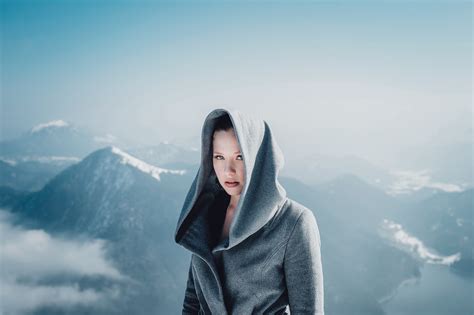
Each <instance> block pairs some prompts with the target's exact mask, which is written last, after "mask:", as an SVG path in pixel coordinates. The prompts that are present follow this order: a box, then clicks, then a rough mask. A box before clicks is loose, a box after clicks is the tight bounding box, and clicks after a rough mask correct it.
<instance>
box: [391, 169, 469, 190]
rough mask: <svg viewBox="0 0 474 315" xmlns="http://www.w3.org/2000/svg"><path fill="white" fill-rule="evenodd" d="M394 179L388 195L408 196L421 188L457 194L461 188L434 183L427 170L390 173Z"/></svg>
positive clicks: (454, 185)
mask: <svg viewBox="0 0 474 315" xmlns="http://www.w3.org/2000/svg"><path fill="white" fill-rule="evenodd" d="M390 173H391V174H392V175H393V176H395V177H396V180H395V181H394V183H392V185H391V187H390V188H389V189H388V191H387V192H388V193H389V194H390V195H393V196H394V195H399V194H408V193H412V192H414V191H417V190H420V189H422V188H434V189H439V190H443V191H446V192H459V191H462V188H461V187H460V186H459V185H456V184H450V183H441V182H434V181H433V180H432V179H431V176H430V175H429V174H428V173H429V171H428V170H421V171H401V170H397V171H391V172H390Z"/></svg>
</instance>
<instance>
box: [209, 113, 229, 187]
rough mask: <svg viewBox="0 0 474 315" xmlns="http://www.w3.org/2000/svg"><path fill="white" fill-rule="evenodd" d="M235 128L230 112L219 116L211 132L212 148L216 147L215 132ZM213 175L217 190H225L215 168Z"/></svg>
mask: <svg viewBox="0 0 474 315" xmlns="http://www.w3.org/2000/svg"><path fill="white" fill-rule="evenodd" d="M233 128H234V125H233V124H232V121H231V120H230V116H229V115H228V114H225V115H222V116H219V117H218V118H217V119H216V122H215V124H214V130H213V131H212V133H211V148H212V147H214V141H213V138H214V133H215V132H216V131H220V130H223V131H227V130H229V129H233ZM211 150H212V149H211ZM211 176H212V177H214V185H215V187H216V188H217V191H219V192H224V187H222V186H221V184H220V183H219V180H218V179H217V175H216V173H215V171H214V168H213V169H212V174H211Z"/></svg>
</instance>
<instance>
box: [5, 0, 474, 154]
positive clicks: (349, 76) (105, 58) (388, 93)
mask: <svg viewBox="0 0 474 315" xmlns="http://www.w3.org/2000/svg"><path fill="white" fill-rule="evenodd" d="M1 4H2V10H1V29H2V39H1V65H2V70H1V75H2V83H1V84H2V99H1V101H2V110H1V124H2V128H1V138H2V139H5V138H11V137H14V136H17V135H19V134H20V133H21V132H23V131H25V130H26V129H28V128H30V127H31V126H33V125H36V124H39V123H42V122H46V121H49V120H54V119H65V120H68V121H71V122H74V123H77V124H80V125H84V126H87V127H90V128H95V129H100V130H104V131H107V132H111V133H113V134H116V135H118V136H124V137H125V136H127V137H131V138H134V139H137V140H140V141H142V142H144V143H149V144H152V143H158V142H159V141H163V140H174V139H185V138H195V137H198V136H199V133H200V128H201V125H202V120H203V118H204V117H205V115H206V114H207V113H208V112H209V111H210V110H212V109H213V108H215V107H221V106H222V107H233V108H239V109H241V110H242V111H248V112H252V113H255V115H258V116H260V117H262V118H264V119H266V120H267V121H269V122H270V123H271V124H272V125H274V126H275V128H276V130H277V133H278V134H279V137H280V138H281V139H282V141H283V142H284V143H286V144H285V145H286V146H287V147H288V148H290V147H291V148H294V147H296V146H301V143H300V142H297V141H296V142H295V141H294V139H295V136H299V135H301V134H302V133H303V134H310V135H311V136H312V137H311V138H312V139H313V140H311V141H314V142H310V143H304V144H305V145H309V146H315V147H318V148H319V149H324V150H328V151H331V150H332V151H334V152H336V151H337V152H340V151H341V148H344V149H345V150H347V151H348V152H354V153H357V152H366V153H367V154H369V155H370V154H371V153H370V152H372V153H375V151H376V150H379V149H380V145H387V139H390V142H391V145H394V144H396V145H403V144H405V143H406V142H407V141H408V142H410V141H411V142H412V144H416V143H420V142H423V141H433V135H437V134H439V133H444V132H448V133H452V134H454V135H457V134H463V133H464V132H465V130H466V129H468V128H472V127H471V125H472V105H471V104H472V94H471V93H472V92H471V87H472V59H471V55H472V4H471V2H470V1H417V2H415V1H337V2H336V1H304V2H296V3H295V2H289V1H288V2H286V1H278V2H272V1H265V2H260V3H257V2H252V1H245V2H243V1H242V2H238V1H227V2H223V3H220V2H217V1H213V2H206V1H199V2H197V1H175V2H171V1H169V2H152V1H2V2H1ZM349 135H355V136H357V137H359V138H364V141H363V142H360V143H355V144H354V141H353V140H352V139H350V138H351V137H350V136H349ZM292 139H293V140H292ZM386 150H388V148H387V149H386ZM386 152H387V153H388V151H386Z"/></svg>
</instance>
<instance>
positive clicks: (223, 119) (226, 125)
mask: <svg viewBox="0 0 474 315" xmlns="http://www.w3.org/2000/svg"><path fill="white" fill-rule="evenodd" d="M233 128H234V126H233V125H232V121H231V120H230V117H229V115H227V114H225V115H222V116H220V117H218V118H217V120H216V123H215V125H214V132H216V131H220V130H224V131H227V130H229V129H233ZM214 132H213V133H212V134H214Z"/></svg>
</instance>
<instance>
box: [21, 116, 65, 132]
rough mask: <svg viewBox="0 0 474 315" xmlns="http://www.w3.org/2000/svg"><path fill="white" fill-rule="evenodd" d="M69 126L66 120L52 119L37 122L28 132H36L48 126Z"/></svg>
mask: <svg viewBox="0 0 474 315" xmlns="http://www.w3.org/2000/svg"><path fill="white" fill-rule="evenodd" d="M67 126H69V123H67V122H66V121H64V120H62V119H59V120H52V121H49V122H47V123H43V124H39V125H36V126H34V127H33V128H31V130H30V132H31V133H36V132H39V131H41V130H44V129H48V128H61V127H67Z"/></svg>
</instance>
